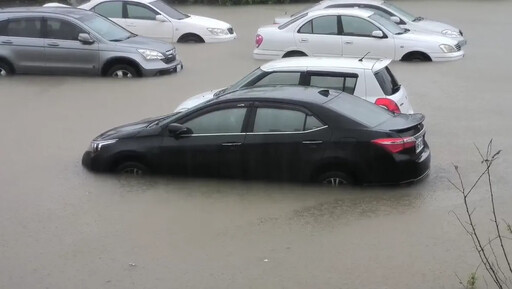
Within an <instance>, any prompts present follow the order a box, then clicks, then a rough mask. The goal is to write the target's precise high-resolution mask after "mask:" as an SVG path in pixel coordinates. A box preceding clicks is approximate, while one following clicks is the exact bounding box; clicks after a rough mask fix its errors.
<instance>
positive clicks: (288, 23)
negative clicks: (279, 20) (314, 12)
mask: <svg viewBox="0 0 512 289" xmlns="http://www.w3.org/2000/svg"><path fill="white" fill-rule="evenodd" d="M307 15H308V13H304V14H301V15H299V16H297V17H295V18H292V19H290V20H288V21H286V22H285V23H283V24H281V25H279V26H278V27H277V28H278V29H279V30H283V29H285V28H286V27H288V26H290V25H292V24H293V23H295V22H297V21H299V20H300V19H302V18H304V17H306V16H307Z"/></svg>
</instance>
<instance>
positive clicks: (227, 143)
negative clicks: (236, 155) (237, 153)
mask: <svg viewBox="0 0 512 289" xmlns="http://www.w3.org/2000/svg"><path fill="white" fill-rule="evenodd" d="M241 144H242V143H241V142H225V143H222V145H223V146H239V145H241Z"/></svg>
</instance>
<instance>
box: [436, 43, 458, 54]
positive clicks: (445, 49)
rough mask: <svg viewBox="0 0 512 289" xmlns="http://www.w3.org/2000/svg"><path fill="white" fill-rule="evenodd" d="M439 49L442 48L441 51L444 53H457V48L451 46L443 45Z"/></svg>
mask: <svg viewBox="0 0 512 289" xmlns="http://www.w3.org/2000/svg"><path fill="white" fill-rule="evenodd" d="M439 48H441V50H442V51H443V52H444V53H451V52H457V49H455V47H453V46H451V45H449V44H441V45H439Z"/></svg>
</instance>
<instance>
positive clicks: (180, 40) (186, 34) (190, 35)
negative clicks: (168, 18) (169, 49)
mask: <svg viewBox="0 0 512 289" xmlns="http://www.w3.org/2000/svg"><path fill="white" fill-rule="evenodd" d="M186 37H197V38H199V39H200V40H202V42H200V43H205V42H206V40H205V39H204V37H203V36H201V35H199V34H198V33H195V32H185V33H183V34H181V35H180V36H179V37H178V39H177V40H176V42H178V43H183V40H184V39H185V38H186Z"/></svg>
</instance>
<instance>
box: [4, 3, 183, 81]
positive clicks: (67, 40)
mask: <svg viewBox="0 0 512 289" xmlns="http://www.w3.org/2000/svg"><path fill="white" fill-rule="evenodd" d="M182 68H183V64H182V62H181V60H179V59H178V57H177V55H176V48H174V46H173V45H171V44H169V43H165V42H161V41H158V40H154V39H151V38H146V37H142V36H137V35H135V34H133V33H131V32H129V31H127V30H125V29H124V28H122V27H121V26H119V25H117V24H115V23H114V22H112V21H110V20H108V19H107V18H104V17H102V16H100V15H98V14H96V13H94V12H91V11H87V10H83V9H76V8H62V7H59V8H52V7H35V8H9V9H3V10H0V76H7V75H10V74H14V73H20V74H62V75H70V74H81V75H102V76H111V77H116V78H125V77H127V78H130V77H137V76H153V75H160V74H167V73H171V72H177V71H180V70H181V69H182Z"/></svg>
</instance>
